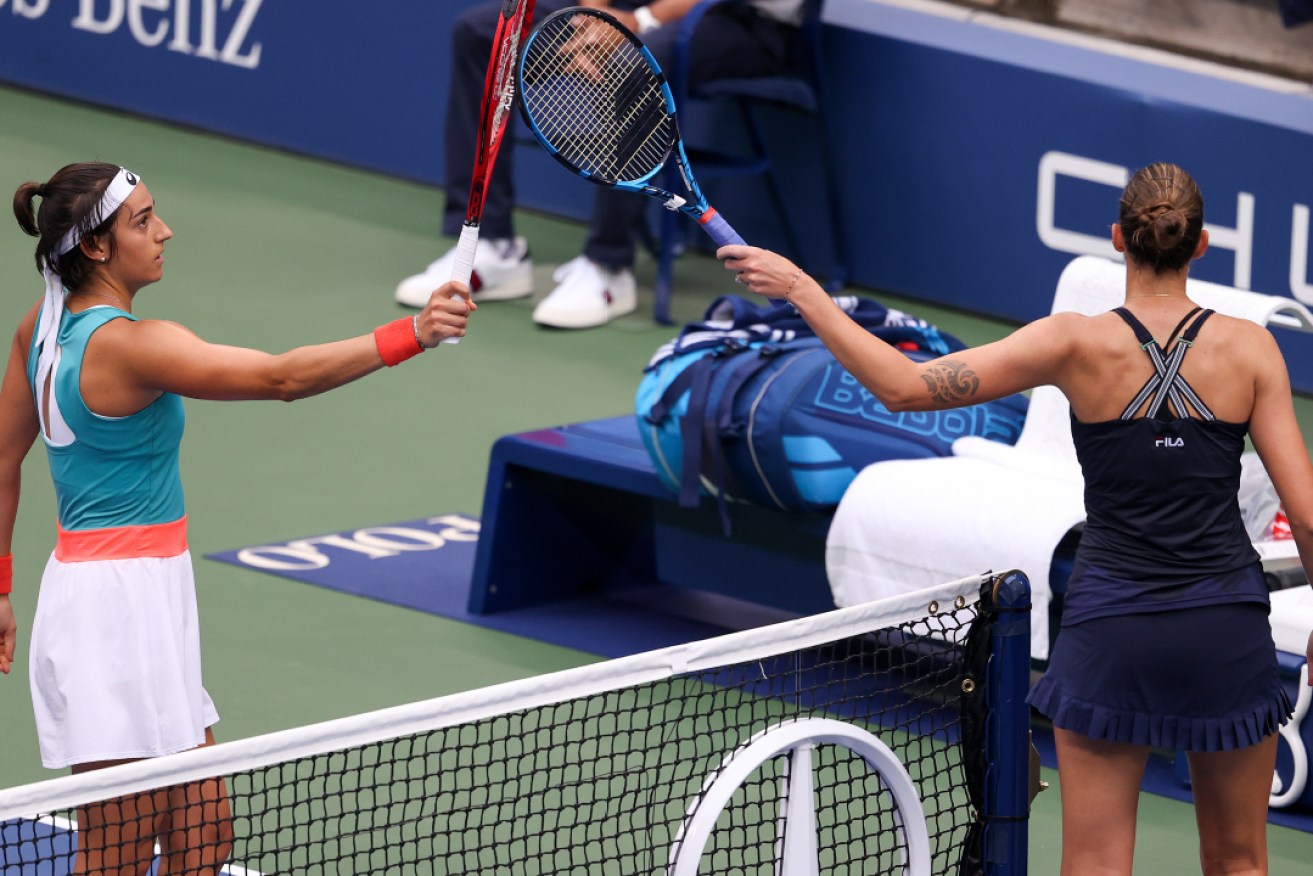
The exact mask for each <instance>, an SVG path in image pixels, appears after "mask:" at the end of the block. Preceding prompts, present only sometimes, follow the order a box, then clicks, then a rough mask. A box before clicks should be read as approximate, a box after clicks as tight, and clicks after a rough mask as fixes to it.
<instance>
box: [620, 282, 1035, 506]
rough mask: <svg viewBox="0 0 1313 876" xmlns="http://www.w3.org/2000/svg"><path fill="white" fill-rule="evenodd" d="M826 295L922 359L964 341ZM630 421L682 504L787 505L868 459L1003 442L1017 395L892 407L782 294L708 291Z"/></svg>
mask: <svg viewBox="0 0 1313 876" xmlns="http://www.w3.org/2000/svg"><path fill="white" fill-rule="evenodd" d="M835 301H836V303H838V304H839V306H840V307H841V308H842V309H843V310H844V311H845V312H846V313H847V314H848V315H849V316H851V317H852V318H853V319H854V320H856V321H857V323H858V324H859V325H861V326H863V327H864V328H865V329H866V330H867V331H869V332H871V333H872V334H874V335H876V336H878V337H880V338H882V339H883V340H885V341H886V342H888V343H890V344H892V345H893V346H895V347H897V348H898V349H900V350H902V351H903V352H904V354H905V355H907V356H908V357H910V358H912V359H915V360H918V361H924V360H927V359H931V358H935V357H937V356H942V355H944V354H945V353H950V352H953V351H955V350H961V349H964V348H965V344H963V343H962V342H961V341H959V340H958V339H957V338H954V337H952V336H951V335H948V334H945V333H942V332H940V331H939V330H938V329H937V328H935V327H934V326H933V325H931V324H930V323H928V322H926V321H924V320H921V319H917V318H915V317H912V316H909V315H908V314H905V313H902V312H900V311H897V310H892V309H889V308H886V307H885V306H884V305H882V304H879V303H878V302H876V301H873V300H871V299H867V298H856V297H853V296H841V297H836V298H835ZM635 402H636V405H635V406H636V409H637V415H638V425H639V431H640V432H641V433H642V435H643V441H644V444H645V445H646V447H647V450H648V453H649V455H650V456H651V457H652V461H653V464H654V465H655V467H656V470H657V474H658V475H659V476H660V477H661V479H662V481H663V482H664V483H665V484H666V485H667V486H668V487H670V489H671V490H673V491H676V492H678V493H679V497H680V503H681V504H683V505H686V506H692V505H696V504H697V503H698V501H699V497H700V496H701V495H702V494H707V495H712V496H715V497H717V499H718V501H719V503H720V507H721V514H722V519H723V520H724V522H725V525H726V527H727V528H728V523H729V522H728V512H727V507H726V503H727V502H728V501H747V502H756V503H759V504H765V505H773V506H775V507H778V508H783V509H788V510H817V511H823V510H829V509H831V508H833V507H834V506H835V505H837V504H838V502H839V500H840V499H841V498H842V497H843V493H844V491H845V490H846V489H847V488H848V485H849V484H850V483H851V482H852V480H853V478H855V477H856V476H857V473H858V472H859V471H861V470H862V469H863V468H864V467H866V466H867V465H870V464H871V463H873V462H880V461H882V460H886V459H915V458H924V457H929V456H947V455H949V454H950V453H951V452H952V445H953V442H954V441H956V440H957V439H958V438H961V437H963V436H965V435H979V436H983V437H986V438H989V439H992V440H995V441H1001V442H1003V443H1006V444H1012V443H1015V442H1016V440H1017V437H1018V436H1019V435H1020V434H1021V426H1022V423H1023V422H1024V421H1025V416H1026V405H1027V402H1026V399H1025V397H1023V396H1020V395H1016V396H1009V397H1008V398H1004V399H999V400H998V401H993V402H988V403H985V404H981V405H973V406H971V407H967V408H958V409H954V410H946V411H917V412H903V413H893V412H891V411H889V410H888V409H887V408H885V407H884V405H882V404H880V402H879V401H877V400H876V398H875V397H874V396H872V395H871V394H870V393H869V392H867V391H866V389H864V388H863V387H862V386H861V384H859V383H858V382H857V380H856V379H855V378H854V377H853V376H852V375H851V374H849V373H848V371H847V370H846V369H844V368H843V366H842V365H840V364H839V363H838V361H837V360H835V358H834V356H833V354H831V353H830V351H829V350H827V349H826V348H825V346H824V345H823V344H822V343H821V342H820V339H819V338H817V337H816V336H815V335H814V334H813V333H812V331H811V328H810V327H809V326H808V325H807V323H806V322H805V321H804V320H803V319H802V318H801V317H800V316H799V315H798V314H797V312H796V311H795V310H794V309H793V308H792V307H790V306H787V305H774V306H771V305H767V306H763V307H759V306H757V305H755V304H754V303H752V302H750V301H749V300H747V299H745V298H742V297H740V296H737V295H728V296H725V297H723V298H719V299H717V300H716V301H715V302H713V303H712V305H711V307H710V308H708V310H707V313H706V316H705V318H704V320H703V321H702V322H700V323H691V324H689V325H687V326H685V327H684V329H683V331H681V332H680V334H679V337H677V338H675V339H674V340H672V341H670V342H669V343H667V344H665V345H663V346H662V347H661V348H660V349H659V350H657V352H656V354H655V355H654V356H653V357H652V360H651V361H650V362H649V363H648V366H647V368H646V370H645V373H644V375H643V379H642V381H641V383H640V384H639V388H638V394H637V397H636V400H635Z"/></svg>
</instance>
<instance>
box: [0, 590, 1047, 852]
mask: <svg viewBox="0 0 1313 876" xmlns="http://www.w3.org/2000/svg"><path fill="white" fill-rule="evenodd" d="M1013 577H1014V578H1016V577H1020V576H1013ZM1021 580H1022V582H1023V589H1024V578H1022V579H1021ZM998 584H999V579H995V578H990V577H988V576H979V577H975V578H971V579H964V580H963V581H957V582H952V583H950V584H945V585H943V586H940V587H936V588H932V589H930V590H926V591H921V592H918V593H915V594H908V595H907V596H904V597H898V598H895V599H891V600H882V601H880V602H875V603H870V604H868V605H864V606H858V607H854V608H849V609H843V610H839V611H834V612H829V613H826V614H821V615H816V616H812V617H807V618H802V619H799V620H796V621H790V622H787V623H783V624H776V625H773V626H769V627H762V628H759V629H754V630H749V631H746V632H741V633H735V634H731V635H727V636H723V637H719V638H715V639H709V640H705V641H701V642H695V643H691V644H688V645H683V646H678V647H674V648H668V649H663V650H660V651H653V652H648V653H645V654H639V655H635V656H633V657H627V658H621V659H618V660H612V661H607V662H603V663H597V664H593V665H589V666H585V667H581V668H578V669H573V670H568V671H565V672H559V673H553V674H549V675H544V676H539V677H536V678H530V679H526V680H523V681H519V682H514V683H510V684H503V685H497V686H494V687H489V688H484V689H480V690H475V691H470V692H466V693H462V694H457V695H453V696H448V697H442V698H439V699H435V700H431V701H427V702H422V703H416V704H411V705H407V706H401V707H397V708H392V709H386V710H382V711H378V712H372V713H369V714H364V715H358V716H354V717H351V718H345V719H340V720H335V721H329V722H325V723H323V724H316V725H312V726H309V727H302V728H296V729H293V730H288V731H284V732H280V733H274V734H270V735H267V736H260V737H254V738H250V739H245V740H238V741H235V742H229V743H224V744H221V745H217V746H213V747H210V748H206V749H201V750H197V751H192V752H185V753H183V754H179V755H173V756H170V757H164V758H157V759H153V760H147V761H140V762H137V763H132V764H126V765H124V766H120V767H114V768H111V769H106V770H99V771H95V772H91V773H86V774H83V775H79V776H68V777H64V778H59V779H54V780H51V781H47V782H41V783H38V784H33V785H27V786H23V787H18V788H11V789H8V790H4V791H0V870H2V871H3V873H4V874H6V876H9V874H13V876H26V874H38V873H39V874H47V873H49V874H57V873H65V872H75V870H74V864H75V855H78V854H81V855H83V856H84V858H83V860H82V861H80V862H78V865H79V866H78V869H77V870H76V872H87V871H90V872H112V873H146V872H148V871H150V868H151V867H152V866H160V872H164V870H165V869H167V872H169V873H219V872H226V873H231V874H273V873H298V874H300V873H311V874H320V873H334V874H366V873H432V874H456V873H506V874H516V876H533V874H563V873H570V874H585V873H586V874H626V876H628V874H679V876H682V874H693V873H715V874H739V873H742V874H758V873H761V874H764V873H772V874H773V873H777V872H786V873H789V872H794V873H861V874H882V873H925V874H929V873H934V874H947V873H954V874H966V873H977V872H979V873H983V872H985V868H984V864H983V862H984V861H986V860H987V859H991V858H992V859H999V858H1000V854H999V853H998V852H994V853H991V852H990V851H989V850H988V849H987V848H986V847H985V843H987V842H989V841H990V837H991V835H992V831H991V824H996V826H998V827H1000V828H1007V829H1008V830H1009V831H1011V832H1013V833H1015V831H1016V830H1017V829H1020V830H1021V841H1020V844H1021V847H1022V848H1023V849H1024V816H1025V808H1024V807H1025V804H1026V803H1027V802H1028V801H1026V800H1025V799H1024V792H1023V795H1022V797H1021V798H1020V800H1021V803H1020V804H1019V805H1020V811H1018V804H1017V799H1018V797H1017V794H1016V793H1014V792H1013V791H1008V790H1006V789H1005V790H1004V792H1003V794H1002V796H1001V797H1000V795H999V794H998V793H997V787H996V786H997V785H998V783H999V780H1000V776H1003V777H1004V778H1005V779H1007V777H1009V776H1011V777H1012V779H1015V782H1016V783H1020V784H1021V785H1024V784H1025V773H1026V770H1027V763H1026V762H1025V761H1026V758H1025V756H1024V754H1020V755H1019V754H1018V753H1019V752H1022V751H1023V749H1021V748H1019V747H1018V746H1016V745H1015V744H1012V743H1009V742H1008V739H1011V740H1013V742H1015V740H1016V738H1017V734H1018V733H1020V734H1022V737H1023V739H1024V734H1025V733H1026V730H1025V723H1026V713H1025V710H1024V703H1020V697H1021V695H1023V694H1024V681H1023V682H1022V688H1021V691H1020V693H1018V692H1017V691H1015V690H1013V691H1011V692H1010V693H1006V694H1005V696H1004V697H1003V700H1004V706H1005V709H1004V712H1010V714H1005V713H1004V712H999V711H997V710H994V709H991V707H990V706H989V705H988V703H987V700H988V699H990V697H989V696H987V694H988V693H989V691H990V690H991V689H992V687H993V682H991V680H990V679H992V678H995V677H998V668H997V666H994V665H991V663H992V662H995V661H998V659H999V653H998V648H997V647H995V646H996V645H997V643H998V642H999V641H1001V639H1000V635H1005V636H1010V637H1012V638H1014V639H1016V640H1017V641H1019V642H1020V643H1023V650H1024V643H1025V642H1027V641H1028V632H1027V630H1026V628H1025V618H1026V611H1025V609H1026V606H1023V608H1022V609H1021V610H1020V611H1018V612H1016V613H1014V615H1013V616H1012V617H1011V618H1010V619H1008V620H1007V622H1006V623H997V622H996V621H997V619H998V618H999V617H1005V616H1006V612H1007V610H1008V609H1007V608H1006V606H1005V607H1003V609H1001V610H1000V608H999V607H998V606H997V604H996V600H995V599H994V594H996V593H997V591H998ZM1025 601H1026V602H1027V603H1028V596H1027V598H1026V600H1025ZM1005 619H1006V617H1005ZM1018 637H1019V638H1018ZM1022 671H1023V672H1024V658H1023V670H1022ZM1018 703H1020V708H1018ZM1018 721H1019V722H1020V729H1019V730H1018V726H1017V723H1018ZM1000 740H1002V742H1001V743H1000ZM1005 761H1006V762H1005ZM1017 761H1020V762H1017ZM1005 783H1006V782H1005ZM1009 800H1010V801H1011V802H1009ZM1000 801H1001V802H1000ZM1009 807H1011V808H1009ZM157 840H158V842H157ZM1009 842H1010V843H1012V844H1013V847H1014V848H1015V842H1016V841H1015V837H1013V839H1012V840H1009ZM79 845H81V846H82V847H83V851H82V852H78V851H77V847H78V846H79ZM1020 855H1021V857H1022V858H1023V859H1022V860H1020V861H1015V855H1014V860H1013V863H1017V864H1019V865H1020V869H1017V870H1015V871H1014V872H1024V866H1025V862H1024V851H1023V852H1021V853H1020ZM161 856H162V857H161ZM1001 857H1003V858H1006V857H1007V855H1006V854H1003V855H1002V856H1001ZM156 859H159V860H160V863H159V864H153V863H152V862H153V861H155V860H156ZM785 861H791V862H793V863H792V864H788V865H785V864H783V863H782V862H785ZM791 867H800V868H801V869H797V870H793V869H791ZM989 872H991V873H993V872H1009V871H1008V870H1007V868H1006V867H1004V868H1003V869H998V868H997V867H996V866H995V867H994V868H992V869H990V870H989Z"/></svg>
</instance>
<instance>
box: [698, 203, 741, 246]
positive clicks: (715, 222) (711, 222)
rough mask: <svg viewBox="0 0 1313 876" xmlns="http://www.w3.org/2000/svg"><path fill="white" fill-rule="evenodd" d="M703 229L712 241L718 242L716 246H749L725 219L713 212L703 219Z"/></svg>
mask: <svg viewBox="0 0 1313 876" xmlns="http://www.w3.org/2000/svg"><path fill="white" fill-rule="evenodd" d="M700 224H701V225H702V229H703V230H704V231H706V232H707V234H710V235H711V239H712V240H714V241H716V246H728V245H729V244H731V243H737V244H745V245H746V244H747V241H746V240H744V239H743V238H742V237H739V233H738V232H737V231H735V230H734V229H733V227H732V226H731V225H730V224H729V223H728V222H726V221H725V217H724V216H722V215H720V214H719V213H717V212H716V211H715V210H711V211H709V212H708V214H707V215H706V216H705V217H704V218H703V220H702V222H701V223H700Z"/></svg>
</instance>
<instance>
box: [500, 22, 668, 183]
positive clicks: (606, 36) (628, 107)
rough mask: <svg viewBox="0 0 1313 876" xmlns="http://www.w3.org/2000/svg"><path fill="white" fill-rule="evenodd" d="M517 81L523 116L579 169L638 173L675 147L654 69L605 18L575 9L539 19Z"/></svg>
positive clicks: (617, 175)
mask: <svg viewBox="0 0 1313 876" xmlns="http://www.w3.org/2000/svg"><path fill="white" fill-rule="evenodd" d="M520 80H521V81H520V86H521V91H522V93H521V95H520V99H521V101H523V105H524V110H525V113H526V115H527V116H528V117H529V119H530V120H531V122H532V124H533V125H534V127H536V128H537V129H538V131H539V133H540V134H541V136H542V139H543V140H544V141H545V142H546V143H547V144H549V145H550V146H551V148H552V149H553V150H555V152H556V153H557V156H558V157H559V158H560V159H561V160H562V161H564V162H565V163H566V164H569V165H571V166H572V167H574V168H576V169H577V171H578V172H580V173H583V174H586V175H588V176H592V177H596V178H597V179H598V180H599V181H603V182H634V181H639V180H644V179H646V178H648V177H650V176H651V175H652V174H653V173H654V172H655V171H657V170H658V169H660V167H661V166H662V165H663V164H664V163H665V160H666V157H667V156H668V155H669V154H670V150H671V148H672V147H673V146H674V142H675V137H676V136H677V133H676V128H675V122H674V119H673V117H672V116H671V115H670V113H669V112H667V108H666V100H665V93H664V90H663V88H662V79H661V76H660V73H659V71H657V70H654V69H653V67H652V65H651V63H650V62H649V60H648V59H647V56H646V55H645V54H644V53H643V51H642V50H641V49H640V48H639V47H638V46H636V45H635V44H634V43H633V42H632V41H631V40H630V39H629V37H628V36H627V35H626V34H625V33H623V32H622V31H619V30H617V29H616V28H615V27H614V26H612V25H611V24H610V23H609V22H608V21H607V20H606V19H603V18H600V17H597V16H592V15H585V14H582V13H581V14H576V15H564V16H560V17H555V18H550V19H548V20H546V21H544V22H543V24H542V25H541V26H540V27H539V29H538V31H537V33H536V34H535V36H534V38H533V39H532V40H530V42H529V44H528V46H526V47H525V51H524V58H523V60H522V61H521V76H520Z"/></svg>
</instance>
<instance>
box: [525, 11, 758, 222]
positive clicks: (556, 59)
mask: <svg viewBox="0 0 1313 876" xmlns="http://www.w3.org/2000/svg"><path fill="white" fill-rule="evenodd" d="M516 81H517V83H518V84H517V88H518V90H519V94H520V111H521V114H522V115H523V116H524V120H525V123H526V124H527V125H528V127H529V130H530V131H531V132H532V133H533V135H534V137H535V138H536V139H537V140H538V142H539V143H541V144H542V145H543V146H544V147H545V148H546V149H547V151H548V152H550V153H551V154H552V156H553V157H554V158H555V159H556V160H557V161H559V162H560V163H561V164H563V165H565V166H566V167H567V168H569V169H570V170H571V171H572V172H574V173H576V174H578V175H579V176H581V177H583V178H584V179H586V180H588V181H589V182H593V183H597V184H599V185H604V186H609V187H611V188H613V189H617V190H619V191H625V192H636V193H638V194H643V195H647V196H648V197H650V198H656V199H657V200H658V201H660V202H661V203H662V205H663V206H665V207H666V209H668V210H678V211H680V212H681V213H684V214H685V215H687V216H690V217H691V218H693V219H694V220H696V221H697V223H698V224H699V225H700V226H701V227H702V228H703V230H705V231H706V232H707V234H709V235H710V236H711V239H712V240H714V241H715V242H716V245H717V246H725V245H726V244H731V243H738V244H741V243H744V242H745V241H744V240H743V238H742V237H740V236H739V234H738V232H736V231H735V230H734V229H733V228H732V227H730V224H729V223H728V222H727V221H725V218H724V217H723V216H721V215H720V214H719V213H717V212H716V210H715V208H713V207H712V206H711V205H710V204H709V203H707V199H706V197H705V196H704V195H703V194H702V190H701V189H700V188H699V187H698V183H697V180H696V179H695V178H694V176H693V169H692V167H690V165H689V162H688V156H687V155H686V154H685V150H684V142H683V140H682V139H681V137H680V133H679V121H678V117H677V115H676V109H675V99H674V97H673V96H672V95H671V93H670V86H669V85H668V84H667V82H666V77H665V74H664V73H662V72H661V67H660V66H659V65H658V64H657V62H656V59H655V58H653V57H652V53H651V52H649V51H648V50H647V48H646V47H645V46H644V45H643V43H642V42H641V41H640V40H639V39H638V37H637V36H635V35H634V34H633V33H632V32H631V31H630V30H629V29H628V28H626V27H625V26H624V25H622V24H621V23H620V22H618V21H616V20H615V18H613V17H612V16H610V15H608V14H607V13H605V12H603V11H601V10H598V9H591V8H585V7H571V8H568V9H562V10H560V11H559V12H555V13H553V14H551V15H549V16H547V18H545V19H543V21H542V23H540V24H539V25H538V26H537V27H536V28H534V30H533V32H532V33H531V34H530V35H529V38H528V39H527V40H526V41H525V44H524V49H523V51H522V52H521V54H520V63H519V65H518V66H517V67H516ZM672 157H673V158H674V160H675V161H676V162H677V164H678V167H679V171H680V176H681V177H682V178H683V180H684V185H685V187H686V191H685V192H683V193H682V194H676V193H674V192H669V191H666V190H665V189H662V188H659V187H657V186H655V185H653V184H652V180H653V179H654V178H655V177H656V175H657V174H658V173H659V172H660V171H661V169H662V168H663V167H664V166H665V165H666V163H667V162H668V161H669V160H670V159H671V158H672Z"/></svg>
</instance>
